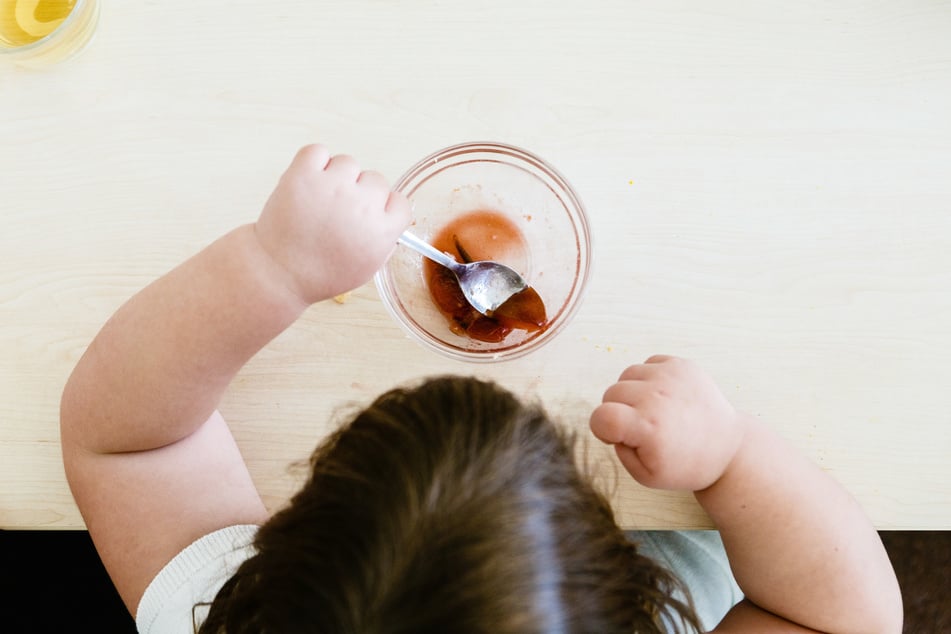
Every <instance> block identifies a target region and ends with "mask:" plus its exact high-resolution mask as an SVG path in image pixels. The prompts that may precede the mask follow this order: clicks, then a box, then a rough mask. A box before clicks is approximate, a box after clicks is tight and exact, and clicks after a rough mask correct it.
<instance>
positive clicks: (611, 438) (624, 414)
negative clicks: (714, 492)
mask: <svg viewBox="0 0 951 634" xmlns="http://www.w3.org/2000/svg"><path fill="white" fill-rule="evenodd" d="M744 429H745V428H744V425H743V422H742V418H741V417H740V416H738V415H737V412H736V410H735V409H733V406H732V405H730V403H729V402H728V401H727V400H726V397H724V396H723V394H722V393H721V392H720V390H719V388H718V387H717V386H716V384H715V383H714V382H713V380H712V379H711V378H710V377H709V376H708V375H707V374H706V373H704V372H703V370H701V369H700V367H699V366H697V365H696V364H695V363H693V362H691V361H687V360H685V359H678V358H674V357H666V356H654V357H651V358H650V359H648V360H647V362H646V363H644V364H641V365H632V366H631V367H629V368H628V369H626V370H625V371H624V372H623V373H622V374H621V377H620V378H619V379H618V382H617V383H615V384H614V385H612V386H611V387H609V388H608V389H607V391H606V392H605V393H604V398H603V400H602V403H601V405H599V406H598V407H597V408H596V409H595V410H594V412H593V413H592V414H591V431H592V432H593V433H594V435H595V436H597V437H598V439H600V440H602V441H603V442H606V443H609V444H613V445H614V447H615V450H616V451H617V455H618V458H619V459H620V461H621V464H623V465H624V467H625V468H626V469H627V470H628V471H629V472H630V474H631V475H632V476H634V478H635V479H636V480H637V481H638V482H640V483H641V484H643V485H645V486H649V487H652V488H657V489H677V490H685V491H698V490H700V489H705V488H707V487H709V486H710V485H712V484H713V483H714V482H716V481H717V479H719V477H720V476H721V475H722V474H723V472H724V471H725V470H726V468H727V466H728V465H729V464H730V461H731V460H732V459H733V456H734V455H736V453H737V451H738V449H739V446H740V442H741V440H742V439H743V434H744Z"/></svg>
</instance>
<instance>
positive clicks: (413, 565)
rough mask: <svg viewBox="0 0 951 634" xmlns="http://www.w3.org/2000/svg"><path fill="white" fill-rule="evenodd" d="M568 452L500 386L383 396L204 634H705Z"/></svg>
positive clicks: (216, 605)
mask: <svg viewBox="0 0 951 634" xmlns="http://www.w3.org/2000/svg"><path fill="white" fill-rule="evenodd" d="M573 446H574V439H573V437H571V436H569V435H568V434H567V433H566V432H564V431H562V430H560V429H559V428H558V427H557V426H556V425H555V424H553V423H552V422H551V420H550V419H549V418H548V417H547V416H546V414H545V412H544V411H543V410H542V409H541V408H540V407H533V406H526V405H523V404H522V403H521V402H519V400H518V399H517V398H515V397H514V396H513V395H512V394H511V393H509V392H508V391H506V390H504V389H502V388H500V387H498V386H497V385H495V384H493V383H488V382H483V381H479V380H476V379H470V378H459V377H444V378H436V379H430V380H428V381H426V382H424V383H422V384H421V385H419V386H418V387H416V388H413V389H396V390H392V391H390V392H387V393H386V394H384V395H382V396H381V397H379V398H378V399H377V400H376V401H375V402H374V403H373V404H372V405H371V406H370V407H368V408H367V409H366V410H364V411H362V412H361V413H359V414H358V415H357V416H356V418H355V419H353V421H351V422H350V423H349V424H348V425H346V426H344V427H343V428H342V429H340V430H339V431H337V432H336V433H335V434H333V435H332V436H330V437H329V438H328V439H327V440H326V441H325V442H324V443H322V444H321V445H320V446H319V447H318V448H317V450H316V451H315V452H314V454H313V456H312V457H311V467H312V473H311V476H310V479H309V481H308V482H307V483H306V485H305V486H304V487H303V488H302V490H301V491H300V492H298V493H297V494H296V495H295V496H294V498H293V499H292V501H291V503H290V505H289V506H288V507H287V508H286V509H284V510H282V511H280V512H278V513H276V514H275V515H274V516H273V517H272V518H271V519H270V520H269V521H268V522H267V523H266V524H265V525H264V526H262V527H261V529H260V530H259V532H258V534H257V537H256V539H255V543H254V545H255V547H256V549H257V554H255V555H254V556H252V557H251V558H250V559H248V560H247V561H245V562H244V563H243V564H242V565H241V566H240V568H239V569H238V571H237V572H236V573H235V575H234V576H233V577H232V578H231V579H229V580H228V581H227V582H226V583H225V584H224V586H223V587H222V588H221V590H220V591H219V593H218V595H217V597H216V598H215V600H214V602H213V603H212V606H211V609H210V611H209V614H208V618H207V619H206V621H205V622H204V624H203V625H202V627H201V629H200V632H201V633H202V634H225V633H227V634H246V633H251V632H254V633H259V634H265V633H266V634H278V633H281V634H283V633H291V632H294V633H296V632H335V633H336V632H361V633H362V632H393V633H397V632H434V633H436V632H440V633H441V632H491V633H493V634H506V633H510V632H511V633H515V632H518V633H522V632H635V631H636V632H661V631H666V627H665V623H666V624H671V623H679V624H680V625H681V626H682V627H683V628H688V627H689V628H692V629H695V630H699V629H700V628H699V625H698V623H697V620H696V617H695V615H694V613H693V611H692V609H691V607H690V606H689V605H686V604H684V603H683V602H681V601H678V600H676V599H675V598H673V597H672V595H673V594H674V592H675V591H676V590H678V589H681V590H682V588H681V586H680V585H679V583H678V582H677V580H676V579H675V578H674V577H673V576H671V574H670V573H669V572H667V571H666V570H664V569H663V568H661V567H660V566H658V565H657V564H655V563H654V562H653V561H651V560H650V559H648V558H646V557H644V556H642V555H640V554H639V553H638V552H637V548H636V546H635V545H634V544H633V543H632V542H631V541H629V540H628V539H627V538H626V537H625V535H624V533H623V532H622V531H621V529H620V528H619V527H618V525H617V523H616V522H615V520H614V515H613V513H612V511H611V507H610V506H609V504H608V502H607V500H606V499H605V498H604V497H603V496H602V495H600V494H599V493H598V492H597V491H595V489H594V488H593V487H592V486H591V484H590V483H589V482H588V481H587V479H586V478H585V477H583V476H582V475H581V473H580V471H579V469H578V467H577V466H576V464H575V459H574V451H573ZM688 602H689V599H688Z"/></svg>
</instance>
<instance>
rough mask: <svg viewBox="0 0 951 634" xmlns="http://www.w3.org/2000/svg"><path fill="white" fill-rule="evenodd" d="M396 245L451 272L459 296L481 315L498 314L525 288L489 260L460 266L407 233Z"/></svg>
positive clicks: (521, 281) (516, 276)
mask: <svg viewBox="0 0 951 634" xmlns="http://www.w3.org/2000/svg"><path fill="white" fill-rule="evenodd" d="M399 242H400V244H403V245H405V246H408V247H409V248H411V249H413V250H414V251H416V252H417V253H420V254H422V255H424V256H425V257H427V258H429V259H430V260H432V261H433V262H436V263H437V264H442V265H443V266H444V267H446V268H447V269H449V270H450V271H452V272H453V274H454V275H455V276H456V279H457V280H459V288H460V289H462V294H463V295H465V297H466V299H467V300H468V301H469V303H470V304H472V307H473V308H475V309H476V310H477V311H479V312H480V313H482V314H483V315H488V314H489V313H491V312H492V311H495V310H498V308H499V306H501V305H502V304H504V303H505V302H506V301H507V300H508V299H509V298H510V297H511V296H512V295H514V294H515V293H518V292H519V291H522V290H525V289H526V288H527V287H528V283H526V282H525V280H524V279H522V276H521V275H519V274H518V273H516V272H515V271H514V270H512V269H510V268H509V267H507V266H505V265H504V264H499V263H498V262H491V261H489V260H482V261H479V262H470V263H469V264H460V263H459V262H456V259H455V258H453V257H452V256H451V255H449V254H448V253H443V252H442V251H440V250H439V249H437V248H435V247H434V246H432V245H431V244H429V243H428V242H426V241H425V240H423V239H421V238H419V237H418V236H415V235H413V234H412V233H410V232H409V231H404V232H403V235H401V236H400V238H399Z"/></svg>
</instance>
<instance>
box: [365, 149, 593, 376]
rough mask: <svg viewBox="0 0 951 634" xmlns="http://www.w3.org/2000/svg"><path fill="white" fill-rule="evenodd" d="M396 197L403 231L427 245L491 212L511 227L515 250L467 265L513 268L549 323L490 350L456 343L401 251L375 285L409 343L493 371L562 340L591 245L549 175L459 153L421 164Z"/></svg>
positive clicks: (414, 263) (569, 200) (503, 154)
mask: <svg viewBox="0 0 951 634" xmlns="http://www.w3.org/2000/svg"><path fill="white" fill-rule="evenodd" d="M394 189H395V190H397V191H400V192H402V193H403V194H405V195H406V196H407V198H409V200H410V202H411V203H412V204H413V207H414V213H413V216H414V223H413V226H411V227H410V229H409V230H410V231H411V232H413V233H414V234H416V235H417V236H419V237H420V238H423V239H424V240H427V241H432V239H433V238H434V237H435V236H436V235H437V234H438V233H439V232H440V231H441V230H443V229H444V228H445V227H447V225H449V224H450V223H454V222H456V223H457V222H459V218H460V217H462V216H464V215H466V214H472V213H473V212H486V211H488V212H494V214H493V215H496V216H502V217H503V218H504V220H507V221H508V224H509V225H514V227H515V229H517V233H518V234H519V235H518V240H517V243H518V244H517V248H509V249H505V250H503V251H501V252H498V253H492V249H491V248H490V247H489V248H488V250H487V251H486V249H482V251H483V252H482V253H480V254H478V256H477V257H475V258H474V259H494V260H496V261H499V262H502V263H503V264H506V265H508V266H510V267H512V268H514V269H515V270H516V271H518V272H519V273H520V274H521V275H522V276H523V277H524V278H525V279H526V281H527V282H528V283H529V285H531V286H532V287H533V288H534V289H535V290H536V291H537V292H538V294H539V296H540V297H541V299H542V301H543V302H544V304H545V308H546V313H547V324H546V326H545V327H544V328H542V329H541V330H537V331H534V332H528V331H525V330H512V331H511V333H509V334H508V335H507V336H505V338H504V339H502V340H501V341H498V342H494V343H489V342H485V341H479V340H476V339H472V338H470V337H469V336H467V335H465V334H456V332H453V330H452V329H451V328H450V320H449V319H447V317H446V316H444V315H443V313H442V312H440V310H439V309H438V308H437V307H436V305H435V304H434V302H433V298H432V296H431V295H430V292H429V287H428V285H427V283H426V279H425V273H424V266H423V258H422V256H420V255H419V254H417V253H416V252H415V251H412V250H411V249H409V248H407V247H405V246H399V247H397V249H396V251H395V252H394V253H393V256H392V257H391V258H390V259H389V261H388V262H387V264H386V265H385V266H384V267H383V268H382V269H381V270H380V271H379V272H378V273H377V275H376V277H375V278H374V281H375V283H376V287H377V290H378V291H379V293H380V297H381V298H382V300H383V304H384V305H385V306H386V308H387V309H388V310H389V312H390V313H391V314H392V315H393V317H394V318H395V319H396V321H397V322H398V323H399V324H400V325H401V326H402V327H403V328H404V329H405V330H406V332H408V333H409V335H410V337H411V338H413V339H415V340H416V341H417V342H419V343H421V344H422V345H424V346H426V347H428V348H430V349H432V350H435V351H436V352H439V353H441V354H443V355H445V356H447V357H450V358H452V359H456V360H460V361H474V362H491V361H502V360H506V359H514V358H516V357H520V356H523V355H525V354H528V353H529V352H531V351H533V350H537V349H538V348H539V347H541V346H543V345H544V344H545V343H547V342H549V341H551V340H552V339H553V338H554V337H555V336H556V335H558V334H559V333H560V332H561V331H562V330H564V327H565V325H566V324H567V323H568V322H569V321H570V319H571V317H572V316H573V315H574V313H575V311H576V310H577V309H578V306H579V304H580V301H581V297H582V294H583V292H584V289H585V285H586V283H587V280H588V273H589V270H590V263H591V237H590V234H589V231H588V222H587V218H586V217H585V211H584V205H583V204H582V203H581V200H580V199H579V197H578V195H577V194H576V193H575V192H574V190H573V189H572V188H571V185H569V184H568V181H566V180H565V178H564V177H563V176H562V175H561V174H559V173H558V171H557V170H555V169H554V168H553V167H552V166H551V165H549V164H548V163H546V162H545V161H543V160H542V159H540V158H539V157H537V156H535V155H534V154H532V153H530V152H528V151H526V150H523V149H520V148H517V147H514V146H511V145H505V144H502V143H463V144H459V145H454V146H451V147H448V148H445V149H443V150H439V151H438V152H435V153H434V154H431V155H429V156H427V157H426V158H424V159H422V160H421V161H419V162H418V163H417V164H416V165H414V166H413V167H412V168H410V170H409V171H407V172H406V174H404V175H403V176H402V177H401V178H400V179H399V180H398V181H397V182H396V184H395V185H394ZM483 215H484V214H483ZM480 222H481V220H480ZM486 231H488V229H486Z"/></svg>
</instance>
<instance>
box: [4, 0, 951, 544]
mask: <svg viewBox="0 0 951 634" xmlns="http://www.w3.org/2000/svg"><path fill="white" fill-rule="evenodd" d="M103 4H104V6H103V11H102V19H101V23H100V25H99V29H98V33H97V35H96V38H95V40H94V41H93V42H92V44H91V45H90V47H89V48H88V49H87V50H86V51H85V52H84V53H83V54H82V55H81V56H80V57H78V58H76V59H74V60H72V61H70V62H68V63H66V64H62V65H60V66H56V67H53V68H49V69H47V70H43V71H35V70H25V69H20V68H10V67H3V68H0V218H2V221H3V224H2V227H0V526H2V527H6V528H78V527H81V526H82V518H81V517H80V515H79V513H78V512H77V510H76V507H75V506H74V504H73V502H72V498H71V496H70V493H69V489H68V487H67V485H66V482H65V480H64V476H63V471H62V467H61V463H60V450H59V444H58V438H59V436H58V412H57V408H58V402H59V396H60V393H61V391H62V387H63V384H64V382H65V380H66V377H67V376H68V374H69V372H70V370H71V369H72V367H73V366H74V365H75V363H76V361H77V360H78V359H79V356H80V355H81V354H82V352H83V350H84V348H85V346H86V345H88V343H89V341H90V340H91V338H92V337H93V336H94V335H95V333H96V332H97V331H98V329H99V328H100V326H101V325H102V324H103V322H104V321H105V320H106V319H107V318H108V317H109V315H110V314H111V313H112V312H113V311H114V310H115V309H116V308H117V307H118V306H119V305H120V304H121V303H122V302H123V301H124V300H126V299H127V298H128V297H129V296H131V295H132V294H133V293H135V292H136V291H137V290H138V289H140V288H141V287H143V286H144V285H146V284H148V283H149V282H150V281H151V280H153V279H155V278H156V277H157V276H159V275H161V274H162V273H163V272H165V271H166V270H168V269H170V268H171V267H173V266H174V265H175V264H177V263H178V262H180V261H181V260H183V259H184V258H186V257H187V256H189V255H190V254H192V253H194V252H195V251H197V250H198V249H200V248H201V247H202V246H204V245H205V244H207V243H209V242H210V241H212V240H213V239H214V238H216V237H217V236H218V235H220V234H222V233H224V232H225V231H227V230H228V229H229V228H231V227H233V226H236V225H238V224H240V223H245V222H248V221H251V220H253V219H254V218H255V217H256V215H257V213H258V211H259V210H260V207H261V205H262V203H263V202H264V200H265V199H266V197H267V196H268V194H269V193H270V191H271V189H272V187H273V185H274V184H275V182H276V179H277V177H278V175H279V174H280V173H281V172H282V171H283V169H284V168H285V166H286V165H287V163H288V161H289V160H290V158H291V156H292V155H293V153H294V152H295V151H296V149H297V148H298V147H299V146H300V145H302V144H304V143H306V142H311V141H318V140H319V141H322V142H324V143H326V144H328V145H329V146H330V147H331V149H332V150H333V151H335V152H346V153H351V154H353V155H355V156H357V157H358V158H359V159H360V160H361V162H362V163H363V164H364V165H365V166H367V167H372V168H376V169H379V170H380V171H382V172H383V173H384V174H386V175H387V177H389V178H390V179H393V180H395V179H396V178H397V177H398V176H399V175H400V174H401V173H402V172H403V170H405V169H406V168H407V167H409V166H410V165H411V164H412V163H414V162H415V161H416V160H417V159H419V158H421V157H422V156H424V155H425V154H427V153H429V152H431V151H434V150H436V149H439V148H441V147H444V146H446V145H450V144H453V143H456V142H460V141H468V140H497V141H503V142H508V143H512V144H515V145H519V146H522V147H525V148H527V149H530V150H532V151H534V152H536V153H538V154H539V155H541V156H542V157H544V158H546V159H547V160H548V161H550V162H551V163H552V164H554V165H555V166H556V167H557V168H558V169H559V170H561V171H562V172H563V173H564V174H565V175H566V176H567V178H568V179H569V180H570V181H571V182H572V183H573V185H574V186H575V187H576V189H577V190H578V192H579V193H580V195H581V197H582V199H583V200H584V202H585V203H586V205H587V208H588V212H589V215H590V222H591V226H592V231H593V243H594V246H593V253H594V260H595V261H594V272H593V276H592V278H591V281H590V284H589V287H588V290H587V294H586V297H585V300H584V305H583V307H582V309H581V310H580V312H579V313H578V315H577V316H576V318H575V319H574V321H573V322H572V324H571V325H570V327H569V328H568V329H567V330H566V331H565V332H563V333H562V334H560V335H559V337H558V338H556V339H555V340H554V341H553V342H552V343H551V344H549V345H548V346H547V347H545V348H544V349H542V350H540V351H538V352H537V353H534V354H532V355H529V356H528V357H527V358H524V359H520V360H516V361H512V362H508V363H503V364H495V365H489V366H484V365H480V366H471V365H466V364H463V363H460V362H455V361H450V360H445V359H442V358H441V357H439V356H437V355H436V354H434V353H432V352H429V351H428V350H425V349H423V348H422V347H420V346H419V345H417V344H416V343H414V342H413V341H412V340H410V339H408V338H407V337H406V336H404V334H403V332H402V331H401V330H400V329H399V327H398V326H397V324H396V323H395V322H393V321H392V320H391V318H390V317H389V316H388V314H387V313H386V312H385V310H384V308H383V306H382V304H381V303H380V300H379V299H378V295H377V293H376V290H375V288H374V287H373V286H372V284H370V285H367V286H366V287H363V288H360V289H358V290H356V291H355V292H354V293H353V295H352V296H351V298H350V300H349V301H348V302H346V303H345V304H342V305H341V304H335V303H333V302H329V303H326V304H323V305H318V306H315V307H314V308H313V309H312V310H310V311H309V312H308V313H307V314H306V315H305V317H304V318H303V319H302V320H301V321H300V322H299V323H297V324H296V325H295V326H294V327H293V328H292V329H291V330H289V331H287V332H286V333H285V334H284V335H282V336H281V337H279V338H278V339H277V340H276V341H274V342H273V344H272V345H270V346H269V347H268V348H266V349H265V350H264V351H262V352H261V354H260V355H259V356H257V357H256V358H255V359H254V360H253V361H252V362H251V363H250V364H249V365H248V366H247V367H246V368H245V369H244V371H242V373H241V374H240V375H239V376H238V378H237V379H236V381H235V382H234V384H233V385H232V386H231V389H230V391H229V392H228V394H227V397H226V398H225V400H224V402H223V403H222V410H223V412H224V414H225V415H226V417H227V418H228V419H229V420H230V421H231V423H232V427H233V429H234V433H235V435H236V437H237V439H238V441H239V443H240V445H241V448H242V450H243V451H244V453H245V456H246V458H247V461H248V463H249V465H250V468H251V471H252V473H253V476H254V479H255V481H256V482H257V484H258V485H259V487H260V489H261V491H262V494H263V495H264V497H265V500H266V502H267V503H268V504H269V506H271V507H272V508H273V507H277V506H279V505H280V504H281V503H283V502H284V501H285V500H286V498H287V497H288V495H289V494H290V493H291V492H292V491H293V490H294V488H295V487H296V486H297V484H298V482H299V479H300V473H299V469H297V470H295V469H294V468H293V467H292V463H294V462H295V461H299V460H301V459H303V458H305V457H306V456H307V455H308V453H309V451H310V450H311V448H312V447H313V446H314V444H315V443H316V442H317V441H318V440H319V439H320V438H321V437H322V436H324V435H325V434H326V433H327V432H328V430H330V429H332V428H333V427H334V426H335V425H336V424H338V423H339V422H340V421H341V420H342V418H343V416H344V415H345V413H346V412H347V411H349V408H352V407H355V406H358V405H361V404H365V403H366V402H367V401H368V400H369V399H371V398H372V397H373V396H375V395H376V394H378V393H379V392H381V391H383V390H385V389H386V388H388V387H391V386H393V385H394V384H398V383H402V382H405V381H409V380H413V379H416V378H418V377H422V376H425V375H429V374H435V373H443V372H456V373H475V374H478V375H481V376H487V377H492V378H495V379H497V380H499V381H501V382H503V383H505V384H506V385H509V386H511V387H512V388H513V389H515V390H517V391H519V392H520V393H524V394H525V395H526V396H528V397H530V398H536V397H537V398H540V399H543V400H544V401H545V402H546V404H547V405H548V407H549V409H550V410H551V411H553V412H556V413H557V414H558V416H559V417H560V418H561V419H562V420H564V421H565V423H566V424H569V425H574V426H576V427H577V428H578V429H579V430H580V431H581V432H582V435H585V434H586V425H587V417H588V413H589V412H590V409H591V408H592V406H593V405H594V404H595V403H597V402H599V400H600V397H601V394H602V391H603V390H604V388H605V387H607V385H608V384H609V383H610V382H612V381H613V380H614V379H615V378H616V376H617V375H618V374H619V373H620V371H621V370H622V369H623V368H624V367H625V366H626V365H628V364H631V363H634V362H639V361H641V360H643V359H644V358H645V357H647V356H649V355H651V354H653V353H669V354H677V355H683V356H689V357H693V358H695V359H697V360H698V361H700V362H701V364H702V365H704V366H705V367H706V368H707V369H708V370H709V371H710V372H711V373H712V374H713V375H714V377H715V378H716V379H717V380H718V382H719V383H720V385H721V386H722V387H723V389H724V391H725V392H726V394H727V395H728V396H729V397H730V399H731V400H732V401H733V402H734V403H735V404H736V405H737V406H738V407H740V408H743V409H746V410H748V411H751V412H753V413H754V414H755V415H756V416H758V417H761V418H762V419H764V420H766V421H768V422H769V423H770V424H772V425H774V426H775V427H776V428H777V429H778V430H779V431H780V432H781V433H782V434H784V435H785V436H786V437H787V438H789V439H790V440H791V441H792V442H793V443H794V444H795V445H796V446H798V447H800V448H801V449H802V451H804V452H805V453H806V454H808V455H809V456H811V457H812V458H813V459H815V460H816V461H817V462H818V463H819V465H821V466H822V467H823V468H824V469H826V470H828V471H829V472H830V473H832V474H834V476H835V477H836V478H838V479H839V480H840V481H841V482H843V483H844V484H845V486H846V487H847V488H848V489H849V490H850V491H851V492H852V493H853V494H854V495H855V496H857V497H858V499H859V500H860V501H861V503H862V504H863V505H864V507H865V508H866V509H867V510H868V513H869V514H870V515H871V517H872V519H873V521H874V523H875V524H876V526H878V527H879V528H882V529H892V528H895V529H897V528H916V529H926V528H928V529H935V528H951V459H949V458H951V397H949V394H951V391H949V383H951V373H949V369H948V368H949V365H951V246H949V242H951V3H948V2H939V1H935V2H911V1H905V2H862V1H847V2H840V3H834V6H832V5H830V4H828V3H821V2H811V3H749V2H738V1H735V2H734V1H728V2H718V3H708V2H701V1H695V2H690V1H678V2H667V1H660V0H658V1H656V2H631V1H630V0H614V1H607V0H594V1H591V2H584V3H581V2H541V1H539V0H522V1H520V2H509V1H503V0H497V1H496V0H492V1H489V0H476V1H473V2H467V3H457V2H448V1H439V0H403V1H401V2H382V1H380V0H375V1H374V0H336V1H328V2H319V3H317V2H309V1H305V0H297V1H285V2H280V3H268V2H260V1H258V0H241V1H235V0H217V1H207V2H192V1H191V0H169V1H167V2H162V3H138V2H135V3H132V2H129V3H125V2H108V0H106V1H105V2H104V3H103ZM590 455H591V459H592V461H593V462H594V464H595V467H596V469H597V470H598V471H599V473H600V474H601V476H602V477H604V478H606V480H607V481H608V483H609V484H610V483H611V482H613V483H614V486H615V488H616V494H615V495H616V497H615V500H616V504H617V508H618V509H619V512H620V516H621V518H622V520H623V522H624V523H625V524H626V525H629V526H637V527H698V526H706V525H708V520H707V518H706V517H705V516H704V515H703V514H702V512H701V511H700V509H699V507H697V506H696V504H695V503H694V502H693V500H692V497H691V496H690V495H689V494H670V493H660V492H654V491H649V490H646V489H644V488H642V487H640V486H639V485H637V484H636V483H634V482H633V481H631V480H630V479H629V478H627V477H626V474H624V473H623V472H621V471H620V470H619V469H617V468H616V467H614V466H613V465H614V462H613V458H612V456H611V454H608V453H606V452H605V451H604V450H603V449H602V448H600V447H599V446H598V444H597V443H596V442H592V444H591V454H590Z"/></svg>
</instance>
